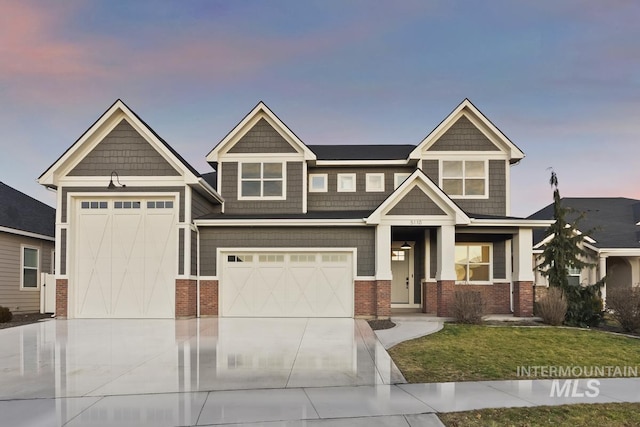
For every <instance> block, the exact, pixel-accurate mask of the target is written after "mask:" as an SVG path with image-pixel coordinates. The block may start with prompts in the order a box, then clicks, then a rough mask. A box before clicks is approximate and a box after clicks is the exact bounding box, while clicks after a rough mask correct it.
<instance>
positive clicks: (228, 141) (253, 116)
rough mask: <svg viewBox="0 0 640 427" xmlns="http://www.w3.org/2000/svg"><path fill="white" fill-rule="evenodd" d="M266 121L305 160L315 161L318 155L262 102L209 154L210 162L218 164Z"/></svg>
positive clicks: (208, 159)
mask: <svg viewBox="0 0 640 427" xmlns="http://www.w3.org/2000/svg"><path fill="white" fill-rule="evenodd" d="M260 119H265V120H266V121H267V122H268V123H269V124H270V125H271V126H272V127H273V128H274V129H275V130H276V131H277V132H278V133H280V135H282V137H283V138H284V139H285V140H286V141H287V142H288V143H289V144H291V146H292V147H293V148H294V149H295V150H296V151H297V152H298V153H300V154H303V156H304V159H305V160H315V159H316V155H315V154H314V153H313V152H312V151H311V150H310V149H309V148H308V147H307V146H306V145H305V144H304V142H302V140H301V139H300V138H298V136H297V135H296V134H295V133H293V132H292V131H291V129H289V128H288V127H287V125H285V124H284V122H283V121H282V120H280V118H279V117H278V116H276V115H275V114H274V113H273V111H271V110H270V109H269V107H267V105H266V104H265V103H264V102H262V101H260V102H258V104H257V105H256V106H255V107H253V109H252V110H251V111H250V112H249V113H248V114H247V115H246V116H245V117H244V118H243V119H242V120H241V121H240V123H238V124H237V125H236V126H235V127H234V128H233V129H231V131H230V132H229V133H228V134H227V135H226V136H225V137H224V138H223V139H222V141H220V142H219V143H218V144H217V145H216V146H215V147H214V148H213V150H211V151H210V152H209V154H207V161H208V162H217V161H218V157H219V155H220V154H221V153H225V152H226V151H228V150H229V149H230V148H231V147H233V145H234V144H235V143H236V142H238V141H239V140H240V138H242V137H243V136H244V135H245V134H246V133H247V132H248V131H249V130H251V128H252V127H253V125H254V124H256V123H257V122H258V121H259V120H260Z"/></svg>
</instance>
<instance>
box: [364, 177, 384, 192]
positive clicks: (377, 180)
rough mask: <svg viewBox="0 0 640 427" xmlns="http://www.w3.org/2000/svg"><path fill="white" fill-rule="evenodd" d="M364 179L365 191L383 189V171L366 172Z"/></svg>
mask: <svg viewBox="0 0 640 427" xmlns="http://www.w3.org/2000/svg"><path fill="white" fill-rule="evenodd" d="M366 179H367V181H366V191H367V192H380V191H384V173H368V174H367V175H366Z"/></svg>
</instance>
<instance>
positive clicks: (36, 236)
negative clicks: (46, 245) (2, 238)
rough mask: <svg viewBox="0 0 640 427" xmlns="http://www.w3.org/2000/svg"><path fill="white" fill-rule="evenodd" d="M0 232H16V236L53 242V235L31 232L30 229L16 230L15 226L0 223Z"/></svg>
mask: <svg viewBox="0 0 640 427" xmlns="http://www.w3.org/2000/svg"><path fill="white" fill-rule="evenodd" d="M0 232H5V233H10V234H17V235H18V236H25V237H32V238H34V239H40V240H47V241H49V242H55V241H56V239H55V237H51V236H45V235H44V234H38V233H32V232H30V231H23V230H18V229H15V228H9V227H3V226H1V225H0Z"/></svg>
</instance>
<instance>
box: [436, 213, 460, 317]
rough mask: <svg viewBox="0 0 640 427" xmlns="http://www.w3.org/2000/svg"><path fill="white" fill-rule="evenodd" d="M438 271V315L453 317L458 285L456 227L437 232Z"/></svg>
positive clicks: (441, 227)
mask: <svg viewBox="0 0 640 427" xmlns="http://www.w3.org/2000/svg"><path fill="white" fill-rule="evenodd" d="M437 236H438V239H437V246H438V262H437V266H438V270H437V271H436V281H437V283H436V295H437V298H436V299H437V301H438V308H437V314H438V316H441V317H446V316H450V315H451V311H450V308H451V305H452V304H453V298H454V292H455V284H456V262H455V258H456V227H455V225H442V226H440V227H439V228H438V231H437Z"/></svg>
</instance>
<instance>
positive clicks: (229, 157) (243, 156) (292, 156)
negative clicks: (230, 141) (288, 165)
mask: <svg viewBox="0 0 640 427" xmlns="http://www.w3.org/2000/svg"><path fill="white" fill-rule="evenodd" d="M265 159H268V160H265ZM272 159H273V161H274V162H275V161H276V160H277V161H290V162H304V159H303V158H302V157H301V156H300V154H297V153H260V154H256V153H231V154H225V155H224V158H223V159H221V160H220V163H232V162H245V163H258V162H267V163H270V162H272Z"/></svg>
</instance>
